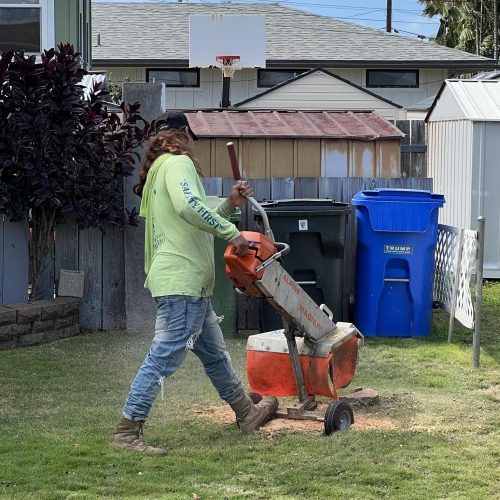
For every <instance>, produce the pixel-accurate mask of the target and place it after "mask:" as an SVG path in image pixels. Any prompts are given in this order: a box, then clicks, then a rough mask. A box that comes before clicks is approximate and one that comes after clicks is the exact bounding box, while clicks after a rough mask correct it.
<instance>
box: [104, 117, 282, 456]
mask: <svg viewBox="0 0 500 500" xmlns="http://www.w3.org/2000/svg"><path fill="white" fill-rule="evenodd" d="M155 130H156V132H157V133H156V135H155V136H154V137H152V138H151V139H150V141H149V145H148V147H147V150H146V154H145V158H144V162H143V166H142V169H141V172H140V176H139V182H138V183H137V184H136V185H135V186H134V192H135V193H136V194H138V195H139V196H141V197H142V200H141V210H140V215H141V216H142V217H144V218H145V219H146V229H145V254H144V264H145V271H146V275H147V277H146V282H145V285H144V286H145V287H147V288H148V289H149V290H150V291H151V294H152V296H153V297H154V298H155V300H156V302H157V304H158V309H157V316H156V325H155V337H154V339H153V342H152V344H151V348H150V351H149V354H148V355H147V356H146V359H145V360H144V362H143V364H142V366H141V368H140V369H139V371H138V373H137V375H136V377H135V379H134V381H133V382H132V386H131V388H130V391H129V394H128V397H127V400H126V402H125V406H124V408H123V417H122V419H121V420H120V422H119V424H118V426H117V428H116V429H115V431H114V433H113V435H112V437H111V445H112V446H114V447H116V448H120V449H125V450H131V451H139V452H145V453H153V454H158V455H164V454H165V453H166V450H164V449H162V448H156V447H153V446H149V445H148V444H146V443H145V442H144V440H143V438H142V428H143V424H144V421H145V420H146V418H147V417H148V415H149V411H150V409H151V407H152V405H153V402H154V400H155V398H156V396H157V395H158V392H159V389H160V383H161V382H162V380H163V378H164V377H165V378H166V377H168V376H170V375H171V374H172V373H174V372H175V371H176V370H177V369H178V368H179V366H180V365H181V363H182V361H183V360H184V358H185V356H186V353H187V352H188V351H189V350H191V351H193V352H194V354H196V356H198V358H199V359H200V360H201V362H202V363H203V366H204V369H205V373H206V374H207V375H208V377H209V378H210V380H211V382H212V384H213V385H214V386H215V388H216V389H217V391H218V393H219V396H220V397H221V399H223V400H224V401H226V402H227V403H228V404H229V405H230V406H231V408H232V409H233V411H234V412H235V414H236V421H237V422H238V425H239V427H240V429H241V430H242V431H244V432H245V431H253V430H256V429H258V428H259V427H260V426H261V425H263V424H264V423H265V422H266V421H267V420H269V419H270V418H271V417H272V416H273V414H274V413H275V412H276V409H277V407H278V401H277V399H276V398H275V397H272V396H271V397H266V398H264V399H263V400H262V401H261V402H260V403H259V404H257V405H255V404H253V403H252V401H251V400H250V399H249V398H248V396H247V395H246V394H245V392H244V388H243V385H242V383H241V381H240V379H239V378H238V376H237V375H236V373H235V372H234V370H233V367H232V364H231V359H230V357H229V354H228V352H227V350H226V347H225V344H224V339H223V336H222V331H221V329H220V327H219V318H218V317H217V316H216V314H215V312H214V311H213V309H212V305H211V302H210V296H211V295H212V292H213V286H214V279H215V271H214V268H215V266H214V249H213V235H215V236H218V237H220V238H222V239H225V240H227V241H228V242H230V243H231V244H232V245H234V246H235V253H236V254H238V255H242V256H243V255H246V253H247V251H248V242H247V240H246V239H245V238H244V237H243V236H242V235H241V234H240V232H239V231H238V229H237V228H236V226H235V225H234V224H232V223H231V222H229V220H227V219H228V218H229V217H230V216H231V215H232V214H233V213H234V211H235V210H236V208H237V207H240V206H242V205H243V204H244V203H246V202H247V197H248V196H251V195H252V194H253V190H252V188H251V187H250V186H249V185H248V184H247V183H246V182H245V181H238V182H237V183H236V184H235V185H234V186H233V187H232V189H231V192H230V194H229V197H228V198H227V199H226V200H225V201H224V202H223V203H222V204H221V205H219V206H218V207H217V208H216V209H210V208H209V207H208V206H207V204H206V201H207V200H206V195H205V192H204V189H203V185H202V183H201V180H200V170H199V167H198V164H197V162H196V159H195V158H194V157H193V154H192V150H191V143H192V141H193V140H196V139H197V137H196V135H195V134H194V133H193V131H192V130H191V128H190V126H189V123H188V121H187V118H186V116H185V115H184V114H182V113H178V112H168V113H165V114H163V115H162V116H160V117H159V118H158V120H157V121H156V129H155Z"/></svg>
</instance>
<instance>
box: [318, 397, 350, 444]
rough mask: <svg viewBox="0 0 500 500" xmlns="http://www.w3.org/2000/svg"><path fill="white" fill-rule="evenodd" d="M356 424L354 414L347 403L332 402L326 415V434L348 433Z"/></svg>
mask: <svg viewBox="0 0 500 500" xmlns="http://www.w3.org/2000/svg"><path fill="white" fill-rule="evenodd" d="M353 423H354V414H353V413H352V408H351V405H350V404H349V403H348V402H347V401H340V400H339V401H332V402H331V403H330V404H329V405H328V408H327V409H326V413H325V434H326V435H327V436H329V435H330V434H331V433H332V432H338V431H346V430H347V429H349V427H351V425H352V424H353Z"/></svg>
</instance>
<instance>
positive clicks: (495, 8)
mask: <svg viewBox="0 0 500 500" xmlns="http://www.w3.org/2000/svg"><path fill="white" fill-rule="evenodd" d="M493 59H495V61H496V62H498V0H493Z"/></svg>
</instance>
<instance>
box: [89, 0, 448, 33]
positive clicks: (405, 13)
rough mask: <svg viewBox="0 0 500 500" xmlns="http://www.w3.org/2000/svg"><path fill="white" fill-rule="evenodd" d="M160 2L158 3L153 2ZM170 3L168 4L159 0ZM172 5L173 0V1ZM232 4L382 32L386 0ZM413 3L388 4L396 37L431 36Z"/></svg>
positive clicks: (432, 29)
mask: <svg viewBox="0 0 500 500" xmlns="http://www.w3.org/2000/svg"><path fill="white" fill-rule="evenodd" d="M117 1H118V2H146V1H148V0H93V3H103V2H106V3H110V2H117ZM154 1H162V0H154ZM163 1H165V2H171V1H172V0H163ZM175 1H176V0H175ZM183 1H184V2H186V3H221V2H218V1H215V0H196V1H195V0H183ZM234 3H279V4H280V5H282V6H283V7H291V8H294V9H300V10H305V11H307V12H312V13H314V14H320V15H322V16H328V17H335V18H337V19H342V20H344V21H348V22H351V23H355V24H362V25H364V26H369V27H370V28H375V29H379V30H385V17H386V8H387V0H281V1H274V2H272V1H271V0H235V2H234ZM421 13H422V5H421V4H420V3H419V2H418V1H417V0H392V26H393V28H395V29H397V30H398V31H399V34H400V35H403V36H408V37H410V38H416V37H417V36H418V35H423V36H425V37H432V36H435V34H436V32H437V28H438V26H439V21H438V19H430V18H428V17H424V16H422V14H421Z"/></svg>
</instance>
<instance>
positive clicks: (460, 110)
mask: <svg viewBox="0 0 500 500" xmlns="http://www.w3.org/2000/svg"><path fill="white" fill-rule="evenodd" d="M425 119H426V121H439V120H458V119H466V120H473V121H497V120H500V80H472V79H471V80H445V81H444V82H443V85H442V86H441V88H440V89H439V92H438V94H437V96H436V99H435V100H434V103H433V104H432V106H431V109H430V110H429V112H428V113H427V116H426V118H425Z"/></svg>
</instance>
